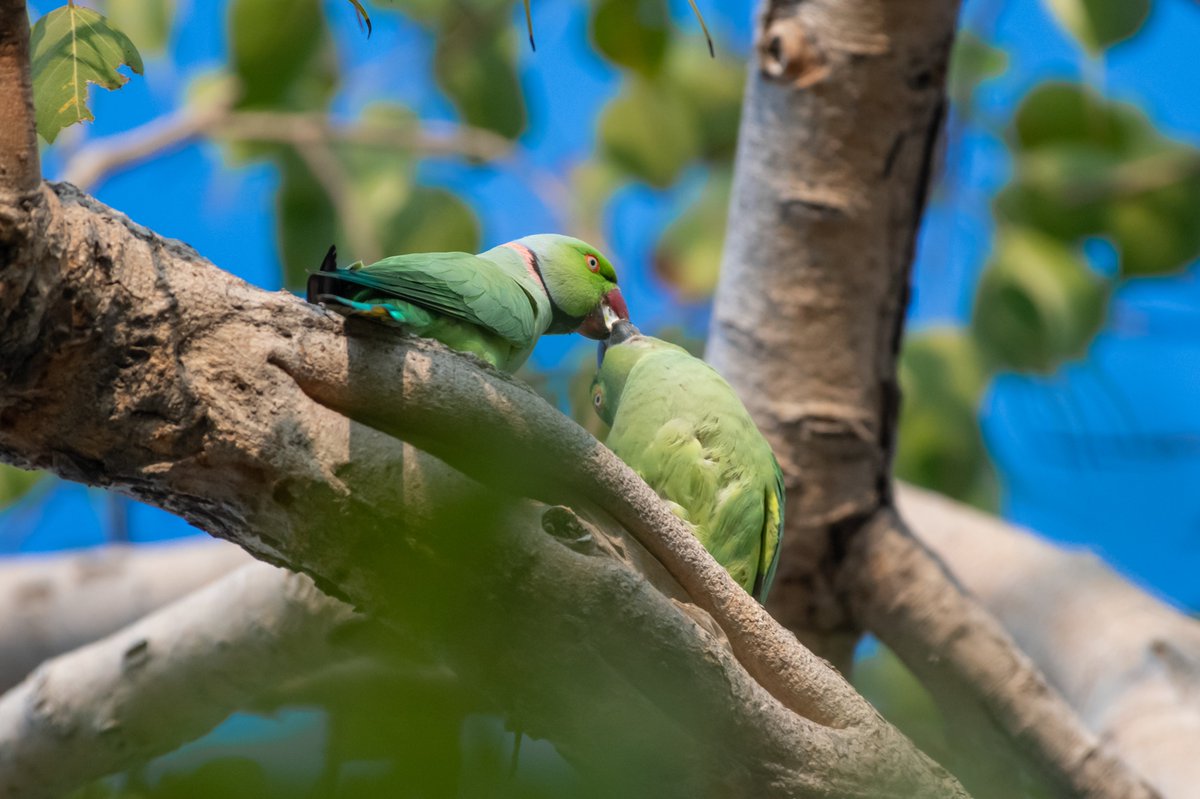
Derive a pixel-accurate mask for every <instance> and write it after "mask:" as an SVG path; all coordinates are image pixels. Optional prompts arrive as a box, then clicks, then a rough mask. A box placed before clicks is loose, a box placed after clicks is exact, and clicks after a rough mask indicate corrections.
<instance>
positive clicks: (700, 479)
mask: <svg viewBox="0 0 1200 799" xmlns="http://www.w3.org/2000/svg"><path fill="white" fill-rule="evenodd" d="M592 404H593V406H594V407H595V409H596V412H597V413H598V414H599V415H600V418H601V419H603V420H604V421H605V422H606V423H608V424H609V425H611V430H610V432H609V434H608V438H607V439H606V440H605V443H606V444H607V445H608V446H609V448H610V449H612V451H613V452H614V453H616V454H617V456H619V457H620V458H621V460H623V461H625V463H627V464H629V466H630V468H632V469H633V470H634V471H635V472H637V473H638V475H639V476H640V477H641V478H642V479H643V480H645V481H646V483H647V484H648V485H649V486H650V487H651V488H653V489H654V490H655V491H656V492H658V495H659V496H661V497H662V498H663V499H665V500H667V502H669V503H670V504H671V507H672V510H674V511H675V513H676V514H677V515H678V516H680V517H681V518H683V519H684V520H685V521H687V522H689V523H690V524H691V525H692V527H693V528H694V529H695V531H696V537H697V538H699V539H700V541H701V543H703V544H704V546H705V548H706V549H708V551H709V552H710V553H711V554H712V556H713V557H714V558H715V559H716V561H717V562H718V563H720V564H721V565H722V566H724V567H725V569H726V570H727V571H728V572H729V574H730V575H731V576H732V577H733V579H734V581H736V582H737V583H739V584H740V585H741V586H742V587H743V588H745V589H746V590H747V591H748V592H750V593H751V594H752V595H753V596H754V597H755V598H756V599H758V600H759V601H760V602H762V601H764V600H765V599H766V596H767V591H768V590H769V589H770V587H771V581H772V579H773V578H774V576H775V567H776V564H777V563H778V562H779V538H780V534H781V531H782V530H783V507H784V497H783V473H782V472H781V471H780V470H779V464H778V463H776V461H775V456H774V454H773V453H772V452H771V446H770V445H769V444H768V443H767V441H766V439H765V438H763V436H762V434H761V433H760V432H759V431H758V428H757V427H756V426H755V425H754V422H753V420H751V418H750V414H749V412H747V411H746V408H745V406H744V405H742V401H741V400H740V399H738V396H737V394H736V393H735V392H734V390H733V387H732V386H730V385H729V383H727V382H725V379H724V378H723V377H721V376H720V375H719V374H717V372H716V370H714V369H713V368H712V367H711V366H709V365H708V364H706V363H705V362H704V361H702V360H700V359H699V358H696V357H693V356H692V355H690V354H689V353H688V352H687V351H686V350H684V349H683V348H682V347H677V346H675V345H674V344H670V343H668V342H666V341H662V340H661V339H657V338H652V337H650V336H643V335H641V334H640V333H638V331H637V328H635V327H634V326H633V325H632V324H630V323H629V322H618V323H617V324H616V325H614V327H613V332H612V336H611V337H610V338H609V339H608V341H607V342H602V343H601V344H600V369H599V371H598V372H597V374H596V378H595V379H594V380H593V381H592Z"/></svg>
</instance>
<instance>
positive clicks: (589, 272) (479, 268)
mask: <svg viewBox="0 0 1200 799" xmlns="http://www.w3.org/2000/svg"><path fill="white" fill-rule="evenodd" d="M308 301H309V302H323V303H325V304H326V305H327V306H328V307H330V308H332V309H334V310H337V311H339V312H340V313H344V314H346V315H349V316H366V317H370V318H373V319H376V320H378V321H381V322H384V323H387V324H393V325H398V326H400V327H403V328H405V329H407V330H409V331H410V332H412V333H414V334H416V335H418V336H424V337H426V338H435V339H437V340H438V341H441V342H442V343H443V344H445V345H447V346H449V347H452V348H454V349H456V350H461V351H463V352H470V353H473V354H475V355H477V356H479V357H480V358H483V359H484V360H485V361H487V362H489V363H490V364H492V365H493V366H495V367H496V368H498V369H502V370H504V371H506V372H512V371H515V370H516V369H517V368H519V367H520V366H521V364H523V363H524V362H525V359H526V358H528V357H529V353H530V352H531V351H532V350H533V345H534V344H536V343H537V340H538V337H540V336H541V335H542V334H543V333H574V332H579V333H582V334H583V335H585V336H588V337H589V338H595V339H602V338H604V337H606V336H607V335H608V332H609V330H610V329H611V327H612V324H613V322H615V321H617V320H618V319H628V318H629V311H628V310H627V309H626V307H625V300H624V298H623V297H622V296H621V291H620V289H618V288H617V274H616V272H615V271H614V270H613V267H612V264H611V263H609V262H608V259H607V258H605V257H604V256H603V255H602V254H600V252H599V251H598V250H597V249H596V248H595V247H592V246H591V245H590V244H587V243H585V242H582V241H580V240H579V239H573V238H570V237H569V236H560V235H557V234H552V233H547V234H541V235H536V236H526V237H525V238H522V239H517V240H516V241H510V242H508V243H507V244H502V245H500V246H499V247H494V248H492V249H490V250H488V251H487V252H484V253H480V254H479V255H470V254H468V253H464V252H428V253H410V254H407V255H393V256H391V257H390V258H384V259H383V260H382V261H378V262H376V263H373V264H371V265H369V266H363V265H362V264H361V263H357V264H354V265H352V266H350V267H349V268H345V269H341V268H338V266H337V263H336V252H335V250H334V249H333V248H332V247H331V248H330V249H329V253H328V254H327V255H326V256H325V262H324V263H322V264H321V270H320V271H319V272H314V273H313V274H311V275H310V276H309V278H308Z"/></svg>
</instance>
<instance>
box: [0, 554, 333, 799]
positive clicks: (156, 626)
mask: <svg viewBox="0 0 1200 799" xmlns="http://www.w3.org/2000/svg"><path fill="white" fill-rule="evenodd" d="M248 609H249V611H250V612H247V611H248ZM353 617H354V614H353V612H352V611H351V610H350V609H349V608H348V607H347V606H346V605H344V604H343V603H341V602H338V601H336V600H333V599H330V598H329V597H327V596H325V595H324V594H322V593H321V592H320V591H318V590H317V589H316V588H315V587H314V586H313V584H312V580H310V579H309V578H308V577H305V576H303V575H299V574H295V573H292V572H287V571H284V570H282V569H277V568H275V567H273V566H270V565H268V564H265V563H255V562H251V563H249V564H247V565H245V566H243V567H242V568H240V569H238V570H237V571H235V572H234V573H233V574H230V575H227V576H226V577H225V578H224V579H222V580H218V581H217V582H215V583H212V584H211V585H209V586H207V587H206V588H203V589H201V590H199V591H197V592H196V593H194V594H191V595H189V596H186V597H184V598H182V599H180V600H178V601H177V602H175V603H174V604H172V605H168V606H166V607H164V608H162V609H160V610H159V611H157V612H156V613H154V614H152V615H151V616H148V617H147V618H145V619H143V620H141V621H139V622H138V623H136V624H134V625H132V626H131V627H128V628H126V629H124V630H121V631H119V632H117V633H115V634H113V635H112V636H111V637H109V638H105V639H102V640H100V641H96V642H95V643H93V644H90V645H88V646H86V647H83V648H82V649H78V650H75V651H73V652H70V653H69V654H66V655H63V656H61V657H59V658H56V659H54V660H51V661H49V662H47V663H45V664H43V665H42V666H41V667H40V668H38V670H37V671H36V672H34V673H33V674H32V675H30V677H29V678H28V679H26V680H25V681H24V682H23V683H21V684H20V685H19V686H17V687H16V688H13V689H12V690H10V691H8V692H7V693H5V694H4V696H3V697H0V796H5V797H22V799H39V798H40V797H54V796H59V795H62V794H63V793H66V792H68V791H69V790H71V789H73V788H76V787H78V786H80V785H82V784H84V783H86V782H88V781H90V780H92V779H95V778H97V777H101V776H104V775H105V774H109V773H111V772H114V771H118V770H120V769H122V768H125V767H128V766H131V765H134V764H138V763H142V762H145V761H146V760H149V759H150V758H152V757H154V756H156V755H160V754H163V753H165V752H168V751H170V750H172V749H174V748H176V747H178V746H179V745H180V744H182V743H185V742H186V741H188V740H191V739H192V738H195V737H198V736H199V735H201V734H203V733H205V732H207V731H208V730H210V729H212V728H213V727H214V726H216V725H217V724H218V723H220V722H221V721H222V720H223V719H224V718H225V717H226V716H228V715H229V714H230V713H231V712H233V711H235V710H237V709H239V708H242V707H245V706H247V705H248V704H250V703H251V702H252V701H253V700H254V699H255V698H256V697H257V696H259V695H260V694H261V693H263V692H264V691H265V690H266V689H268V688H270V687H271V686H273V685H275V684H278V683H279V682H281V681H283V680H286V679H287V678H289V677H291V676H293V675H295V674H298V673H303V672H306V671H311V670H313V669H316V668H318V667H320V666H323V665H327V664H329V663H332V662H335V661H337V660H340V659H343V658H345V657H346V652H345V651H343V650H342V649H340V648H339V647H337V646H336V645H335V644H334V643H333V639H334V637H335V636H336V634H337V632H338V630H339V629H340V628H342V627H344V626H345V625H347V624H349V623H350V622H351V621H352V619H353Z"/></svg>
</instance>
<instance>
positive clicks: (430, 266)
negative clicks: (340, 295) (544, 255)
mask: <svg viewBox="0 0 1200 799" xmlns="http://www.w3.org/2000/svg"><path fill="white" fill-rule="evenodd" d="M329 274H333V275H335V276H336V277H337V278H338V279H339V280H342V281H344V282H346V283H353V284H355V285H358V286H362V287H363V288H364V289H366V290H367V293H368V294H369V295H371V296H372V297H378V298H381V299H386V298H393V299H400V300H406V301H408V302H411V303H414V304H416V305H421V306H423V307H425V308H428V309H430V310H432V311H437V312H438V313H440V314H444V315H446V316H451V317H454V318H456V319H461V320H463V321H465V322H470V323H471V324H474V325H479V326H480V327H482V328H485V329H486V330H488V331H490V332H492V333H494V334H495V335H497V336H499V337H500V338H503V339H505V340H506V341H509V342H511V343H513V344H522V343H525V342H528V341H529V340H530V339H532V338H534V337H535V335H536V331H535V323H536V320H535V314H536V311H537V305H536V300H535V298H534V297H532V296H531V295H530V293H529V291H528V290H527V289H526V288H525V287H524V286H522V285H521V283H520V282H518V281H517V280H515V279H514V278H513V276H512V275H511V274H508V273H506V272H504V271H501V270H499V269H497V268H496V266H495V264H494V263H493V262H492V261H489V260H485V259H483V258H480V257H479V256H477V255H469V254H467V253H462V252H437V253H412V254H409V255H394V256H392V257H390V258H384V259H383V260H382V261H378V262H376V263H373V264H371V265H370V266H363V267H360V268H358V269H339V270H337V271H336V272H333V273H329ZM354 299H356V300H360V301H362V300H363V299H364V297H363V296H361V295H360V296H356V297H354Z"/></svg>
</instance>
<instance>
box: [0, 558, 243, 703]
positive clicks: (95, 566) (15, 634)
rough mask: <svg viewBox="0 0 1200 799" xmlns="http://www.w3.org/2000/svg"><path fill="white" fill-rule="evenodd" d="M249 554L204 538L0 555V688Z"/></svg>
mask: <svg viewBox="0 0 1200 799" xmlns="http://www.w3.org/2000/svg"><path fill="white" fill-rule="evenodd" d="M249 562H250V557H249V556H248V555H247V554H246V553H245V551H243V550H242V549H239V548H238V547H235V546H232V545H230V544H227V543H225V542H223V541H214V540H213V539H211V538H202V539H188V540H185V541H179V542H171V543H165V544H140V545H138V546H136V547H135V546H128V545H123V544H122V545H114V546H107V547H102V548H98V549H89V550H83V551H79V552H70V553H66V554H62V553H54V554H46V555H27V556H21V557H16V558H11V559H7V560H3V561H0V618H3V619H5V623H4V626H3V628H0V691H5V690H8V689H9V688H11V687H12V686H13V685H16V684H17V683H18V682H20V681H21V680H22V679H24V678H25V676H26V675H28V674H29V672H31V671H33V669H34V668H36V667H37V666H38V664H40V663H42V662H43V661H46V660H49V659H50V658H52V657H54V656H56V655H61V654H63V653H64V652H69V651H70V650H72V649H77V648H78V647H80V646H83V645H84V644H87V643H91V642H92V641H95V640H97V639H99V638H103V637H105V636H106V635H109V634H110V633H114V632H116V631H117V630H120V629H121V628H122V627H125V626H126V625H128V624H130V623H132V622H134V621H137V620H138V619H140V618H142V617H143V616H146V615H147V614H149V613H151V612H152V611H155V610H158V609H159V608H160V607H162V606H163V605H166V604H168V603H170V602H171V601H173V600H176V599H179V598H180V597H182V596H185V595H186V594H190V593H191V592H192V591H194V590H196V589H197V588H199V587H200V586H202V585H206V584H208V583H210V582H212V581H213V580H216V579H218V578H221V577H225V576H226V575H228V574H229V573H230V572H231V571H233V570H234V569H235V568H237V567H238V566H243V565H245V564H246V563H249ZM245 612H246V613H248V614H251V615H252V614H253V613H254V610H253V609H252V608H247V609H246V610H245Z"/></svg>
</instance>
